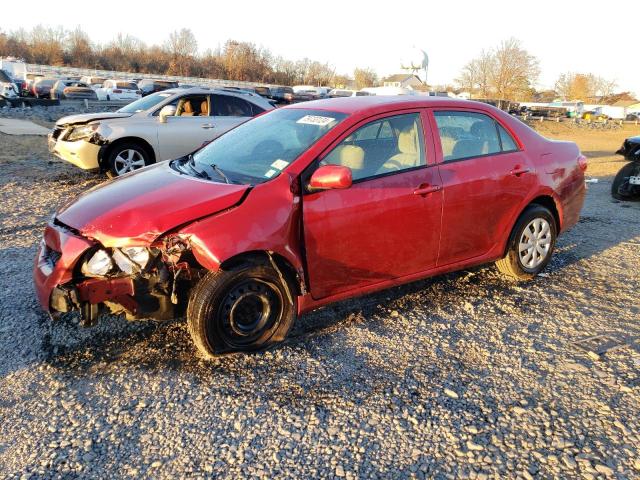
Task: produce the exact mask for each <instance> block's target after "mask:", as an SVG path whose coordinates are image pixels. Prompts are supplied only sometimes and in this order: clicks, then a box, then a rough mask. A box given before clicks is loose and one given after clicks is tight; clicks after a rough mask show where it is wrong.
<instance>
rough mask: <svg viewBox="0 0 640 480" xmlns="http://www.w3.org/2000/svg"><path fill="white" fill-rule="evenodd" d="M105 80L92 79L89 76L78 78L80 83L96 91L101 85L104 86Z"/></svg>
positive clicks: (101, 78) (100, 78)
mask: <svg viewBox="0 0 640 480" xmlns="http://www.w3.org/2000/svg"><path fill="white" fill-rule="evenodd" d="M106 80H107V79H106V78H104V77H92V76H91V75H87V76H84V77H81V78H80V81H81V82H82V83H86V84H87V85H89V86H90V87H91V88H93V89H94V90H95V89H98V88H102V85H103V84H104V82H105V81H106Z"/></svg>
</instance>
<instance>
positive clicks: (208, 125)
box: [200, 123, 216, 128]
mask: <svg viewBox="0 0 640 480" xmlns="http://www.w3.org/2000/svg"><path fill="white" fill-rule="evenodd" d="M200 127H202V128H216V126H215V125H214V124H213V123H203V124H202V125H200Z"/></svg>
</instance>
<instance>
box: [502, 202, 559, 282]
mask: <svg viewBox="0 0 640 480" xmlns="http://www.w3.org/2000/svg"><path fill="white" fill-rule="evenodd" d="M556 237H557V226H556V221H555V219H554V217H553V215H552V214H551V212H550V211H549V210H548V209H547V208H545V207H543V206H541V205H530V206H529V207H527V208H526V209H525V211H524V212H522V215H520V218H518V221H517V222H516V224H515V226H514V227H513V230H512V232H511V236H510V237H509V243H508V245H507V253H506V255H505V256H504V257H503V258H501V259H500V260H498V261H497V262H496V266H497V267H498V270H499V271H500V272H501V273H503V274H504V275H506V276H507V277H509V278H511V279H514V280H531V279H532V278H533V277H535V276H536V275H538V273H540V272H541V271H542V270H543V269H544V268H545V267H546V266H547V264H548V263H549V261H550V260H551V255H552V254H553V248H554V247H555V244H556Z"/></svg>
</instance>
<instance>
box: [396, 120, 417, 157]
mask: <svg viewBox="0 0 640 480" xmlns="http://www.w3.org/2000/svg"><path fill="white" fill-rule="evenodd" d="M416 128H417V126H416V125H415V124H414V125H413V127H412V128H410V129H409V130H404V131H402V132H400V135H398V150H400V152H401V153H417V152H418V138H417V135H416Z"/></svg>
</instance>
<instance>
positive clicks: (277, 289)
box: [187, 264, 297, 358]
mask: <svg viewBox="0 0 640 480" xmlns="http://www.w3.org/2000/svg"><path fill="white" fill-rule="evenodd" d="M283 278H284V277H281V275H280V273H279V272H278V271H276V270H275V269H274V268H273V267H272V266H270V265H261V264H259V265H256V264H246V265H242V266H239V267H238V268H236V269H233V270H218V271H217V272H210V273H208V274H207V275H205V276H204V277H203V278H202V279H201V280H200V282H199V283H198V285H196V287H195V288H194V289H193V291H192V293H191V298H190V299H189V306H188V308H187V323H188V327H189V333H190V334H191V337H192V339H193V342H194V343H195V345H196V347H197V348H198V350H199V351H200V353H202V354H203V355H204V356H205V357H207V358H211V357H215V356H217V355H221V354H225V353H231V352H241V351H245V352H246V351H254V350H260V349H264V348H267V347H269V346H272V345H275V344H277V343H279V342H281V341H282V340H284V338H285V337H286V335H287V333H288V332H289V330H290V328H291V326H292V325H293V322H294V321H295V316H296V311H297V305H296V296H295V293H293V291H292V290H291V288H290V285H289V283H288V282H287V281H286V280H285V281H284V282H283Z"/></svg>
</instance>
